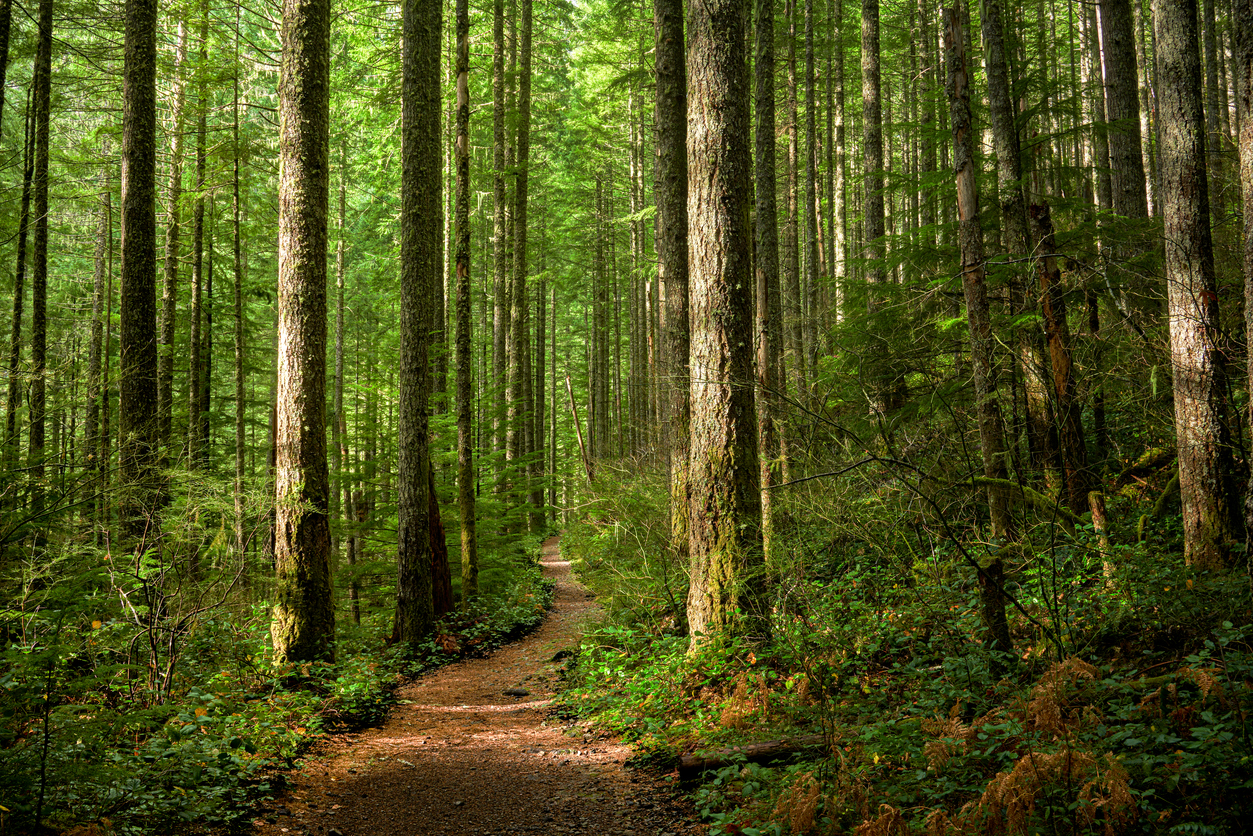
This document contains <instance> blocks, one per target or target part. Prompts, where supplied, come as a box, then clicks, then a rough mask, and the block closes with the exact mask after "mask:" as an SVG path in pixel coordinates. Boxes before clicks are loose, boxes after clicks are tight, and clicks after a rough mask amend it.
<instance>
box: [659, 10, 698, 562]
mask: <svg viewBox="0 0 1253 836" xmlns="http://www.w3.org/2000/svg"><path fill="white" fill-rule="evenodd" d="M683 5H684V4H683V0H655V2H654V3H653V32H654V35H655V37H656V51H655V53H654V57H655V70H656V79H657V91H656V98H655V104H654V114H655V115H654V118H655V120H656V125H657V140H656V142H657V153H656V156H655V158H654V159H655V160H656V167H655V169H654V172H653V194H654V199H655V201H656V204H657V236H656V247H657V277H658V281H659V282H660V283H661V284H663V285H664V286H665V306H666V307H665V312H664V333H663V336H662V343H663V348H662V352H663V356H664V358H665V364H666V365H665V369H664V371H661V372H660V374H661V376H662V377H663V379H664V380H665V385H664V386H663V387H662V399H663V401H664V404H665V416H666V440H667V441H668V444H669V447H668V450H667V453H668V455H669V467H668V469H667V472H668V476H669V482H670V544H671V546H672V548H674V550H675V553H676V555H677V556H678V558H679V559H680V560H683V559H684V558H685V556H686V555H687V549H688V541H689V533H688V523H687V512H688V497H687V465H688V427H689V423H690V421H691V402H690V399H689V397H690V391H691V386H690V382H689V372H688V368H689V366H688V361H689V357H688V352H689V350H690V346H691V337H690V332H689V327H688V326H689V318H688V216H687V207H688V179H687V176H688V175H687V169H688V157H687V66H686V63H685V54H686V53H685V50H684V39H683Z"/></svg>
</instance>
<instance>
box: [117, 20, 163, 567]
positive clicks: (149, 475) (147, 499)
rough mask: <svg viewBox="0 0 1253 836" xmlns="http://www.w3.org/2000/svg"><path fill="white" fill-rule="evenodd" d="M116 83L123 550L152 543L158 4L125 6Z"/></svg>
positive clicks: (155, 475)
mask: <svg viewBox="0 0 1253 836" xmlns="http://www.w3.org/2000/svg"><path fill="white" fill-rule="evenodd" d="M125 25H126V35H125V47H124V50H125V62H124V69H123V79H122V301H121V330H120V333H119V341H118V342H119V350H120V352H121V368H120V370H119V373H120V378H119V388H120V400H119V404H118V422H119V424H120V426H119V428H118V431H119V434H120V439H121V441H120V444H119V454H120V463H119V470H120V475H121V480H122V494H121V496H120V497H119V503H118V504H119V513H120V516H121V525H122V534H123V537H124V538H125V543H126V547H127V548H131V547H135V548H138V549H140V550H142V549H144V548H145V546H146V545H147V544H150V543H151V541H152V540H153V539H154V538H155V537H156V534H157V532H156V528H155V522H156V501H157V497H158V494H159V490H160V484H159V473H158V435H157V429H158V427H157V421H156V414H155V413H154V412H153V409H152V405H153V404H154V403H156V402H157V316H156V243H157V241H156V238H157V236H156V226H157V224H156V157H157V154H156V151H157V3H156V0H126V24H125Z"/></svg>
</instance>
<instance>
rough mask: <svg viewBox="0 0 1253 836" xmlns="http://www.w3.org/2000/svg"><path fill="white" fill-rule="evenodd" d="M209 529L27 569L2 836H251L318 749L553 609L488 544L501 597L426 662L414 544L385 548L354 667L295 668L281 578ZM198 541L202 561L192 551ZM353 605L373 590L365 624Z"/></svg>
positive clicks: (436, 641) (11, 635)
mask: <svg viewBox="0 0 1253 836" xmlns="http://www.w3.org/2000/svg"><path fill="white" fill-rule="evenodd" d="M219 495H225V496H228V497H229V491H222V492H220V494H219ZM379 510H380V512H381V513H383V514H384V515H385V514H386V513H387V512H388V511H387V509H386V508H384V507H382V506H380V508H379ZM197 511H198V513H188V514H186V515H184V519H185V521H186V524H185V525H174V524H171V525H169V526H168V527H167V531H168V532H169V535H168V536H167V538H166V540H165V541H164V543H163V544H162V549H161V550H160V551H159V552H158V551H150V552H148V553H146V554H144V555H143V556H142V557H140V558H137V559H132V558H130V557H128V556H123V555H120V554H118V553H117V552H111V551H110V550H109V549H107V548H104V547H95V546H89V545H85V544H83V543H82V542H81V541H78V540H74V539H70V538H67V539H64V540H62V545H61V546H60V554H58V555H55V556H50V555H48V554H47V553H46V552H41V553H40V557H39V559H37V560H36V559H22V560H18V559H16V558H17V555H16V551H15V550H11V551H10V552H9V554H10V556H12V557H14V558H15V559H14V562H13V564H11V565H13V566H14V567H15V569H14V573H13V576H12V577H11V578H10V580H11V581H12V582H13V583H14V584H15V585H16V591H15V593H14V594H13V595H12V597H11V598H10V599H9V600H8V602H7V605H6V607H5V608H4V609H3V610H0V638H2V639H3V641H2V642H0V833H3V832H15V833H42V832H48V833H61V832H75V833H84V832H91V833H102V834H119V836H120V834H139V833H177V834H187V833H198V832H208V831H209V830H211V829H214V828H220V827H223V826H233V825H238V824H243V823H245V822H246V821H247V820H249V819H251V817H252V812H251V803H252V802H254V801H257V800H260V799H263V798H266V797H268V796H270V795H271V794H272V793H275V792H276V791H277V790H278V789H279V788H280V787H281V785H282V781H283V776H282V770H283V769H285V768H288V767H290V766H292V765H293V764H295V763H296V760H297V759H298V758H299V757H300V755H301V754H302V753H303V752H305V751H306V750H307V749H308V747H309V746H310V745H311V744H312V743H313V742H314V741H315V740H317V739H318V738H319V737H322V736H324V735H326V734H329V733H332V732H335V731H340V730H346V729H352V728H358V727H362V726H366V725H371V724H375V723H378V722H381V721H382V720H383V719H384V717H385V716H386V714H387V711H388V708H389V707H390V705H391V704H392V703H393V701H394V698H393V696H392V693H393V691H394V689H395V687H396V686H397V685H398V684H399V683H400V682H401V681H403V680H404V679H405V678H407V677H412V676H415V675H417V674H419V673H421V672H423V671H425V670H428V669H430V668H432V667H434V666H438V665H441V664H445V663H447V662H449V661H452V660H455V659H458V658H462V657H464V656H469V655H476V654H482V653H484V652H486V651H488V650H490V649H492V648H494V647H496V646H498V645H499V644H501V643H502V642H504V641H508V640H511V639H513V638H516V637H517V636H518V635H520V634H522V633H524V632H527V631H529V630H530V629H532V628H534V627H535V626H536V625H538V624H539V623H540V622H541V621H542V619H543V617H544V614H545V612H546V611H547V609H548V607H549V605H550V604H551V601H552V585H551V583H550V582H548V581H545V580H544V579H543V578H541V576H540V573H539V568H538V566H536V565H535V562H534V560H533V559H531V557H532V556H533V555H534V554H535V553H537V552H538V544H537V543H536V542H534V541H533V538H523V539H521V540H519V539H517V538H514V539H513V540H512V541H510V543H509V545H508V548H506V546H505V544H504V541H503V540H502V541H500V542H497V541H496V540H495V539H489V541H488V542H489V543H490V544H491V546H492V547H491V549H490V550H485V551H484V552H483V553H482V558H483V564H482V565H483V572H482V574H481V579H482V582H481V589H482V592H483V594H482V596H481V597H480V598H479V599H477V600H475V601H473V602H472V603H471V604H470V605H469V606H468V607H466V608H463V609H461V610H458V611H456V612H454V613H451V614H449V615H447V616H445V617H444V618H443V619H442V620H441V621H440V622H439V625H438V629H437V631H436V632H435V634H434V635H432V636H431V637H430V638H429V639H428V640H426V641H424V642H422V643H421V644H419V645H418V646H416V647H399V646H396V645H391V644H389V643H388V639H389V636H390V633H391V627H392V625H391V619H392V614H393V607H392V605H391V602H392V601H393V600H394V583H395V570H394V552H395V544H394V538H393V541H392V542H390V543H389V542H387V540H386V537H385V536H382V535H380V534H379V532H378V531H376V532H375V534H374V535H373V536H374V537H376V538H378V539H370V540H369V542H367V544H366V545H365V547H364V549H363V552H362V556H363V559H362V561H360V562H359V563H358V564H357V565H356V566H355V567H345V570H344V571H343V572H341V573H340V575H339V576H338V577H337V578H336V580H337V584H338V585H339V587H340V592H339V593H338V594H337V596H336V597H337V600H338V601H339V602H340V607H339V612H338V613H337V622H338V630H337V645H336V660H335V662H334V663H333V664H331V663H321V662H316V663H307V664H300V665H285V666H277V665H275V664H274V661H273V659H272V658H271V657H272V644H271V640H270V620H271V619H270V612H269V609H270V606H269V604H268V603H267V602H268V600H269V598H268V596H269V594H270V593H271V590H270V589H269V587H270V586H271V585H272V580H271V577H272V575H271V572H270V571H267V569H268V567H269V562H268V560H269V559H268V558H267V557H266V555H265V554H264V552H258V551H250V552H248V553H247V554H246V555H245V556H244V557H243V558H240V557H239V556H238V555H237V554H235V553H234V551H233V550H231V549H230V548H228V547H227V546H225V545H223V543H222V542H221V540H222V539H223V538H222V536H221V532H220V530H219V528H220V523H222V521H223V514H225V515H226V516H225V519H229V518H230V517H229V511H227V510H225V509H221V508H216V509H215V508H213V507H212V506H201V507H199V508H198V509H197ZM391 513H392V515H393V520H394V509H392V510H391ZM167 520H168V521H169V522H170V523H173V522H174V520H175V515H174V514H173V513H171V514H170V515H169V517H168V518H167ZM193 520H194V521H195V523H194V524H193V522H192V521H193ZM227 525H229V523H227ZM387 530H392V531H394V522H393V524H392V526H391V527H390V528H389V527H387V526H384V527H383V528H382V531H384V532H385V531H387ZM215 532H216V534H217V539H215ZM193 540H195V541H197V542H200V543H201V547H200V548H199V549H198V550H197V549H188V548H187V547H186V546H187V544H188V543H189V542H192V541H193ZM42 547H43V548H47V547H48V546H47V544H42ZM189 554H197V555H198V557H197V558H196V559H195V560H189V559H188V558H187V555H189ZM350 586H354V587H360V596H359V599H358V602H357V609H358V612H359V614H360V621H359V623H358V622H356V621H355V620H354V618H353V616H352V611H351V610H352V602H351V600H350V599H349V595H348V589H349V587H350ZM75 827H78V828H84V827H86V828H88V829H87V830H81V829H79V830H74V829H73V828H75Z"/></svg>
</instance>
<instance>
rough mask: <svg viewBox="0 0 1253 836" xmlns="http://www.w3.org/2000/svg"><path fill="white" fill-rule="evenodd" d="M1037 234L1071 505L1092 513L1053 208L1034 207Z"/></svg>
mask: <svg viewBox="0 0 1253 836" xmlns="http://www.w3.org/2000/svg"><path fill="white" fill-rule="evenodd" d="M1031 232H1032V238H1034V239H1035V240H1036V241H1038V242H1039V254H1038V255H1037V256H1036V259H1035V263H1036V275H1037V276H1038V277H1039V282H1040V303H1041V312H1042V313H1043V315H1044V335H1045V338H1046V339H1047V341H1048V348H1049V365H1050V367H1051V368H1052V370H1053V397H1054V398H1055V402H1056V404H1057V406H1056V414H1057V424H1058V436H1059V441H1060V446H1061V455H1062V471H1063V476H1064V478H1065V495H1066V505H1067V506H1068V507H1069V508H1070V510H1071V511H1074V512H1075V513H1076V514H1081V513H1083V512H1084V511H1085V510H1087V508H1088V493H1089V491H1091V490H1092V479H1091V475H1090V474H1089V473H1088V453H1087V446H1086V444H1085V442H1084V437H1083V422H1082V419H1081V415H1082V412H1083V404H1082V403H1081V402H1080V401H1079V397H1078V393H1077V392H1076V389H1077V384H1076V383H1075V378H1074V371H1073V367H1074V362H1073V359H1072V354H1073V352H1072V351H1071V346H1070V325H1069V324H1068V322H1067V318H1066V297H1065V294H1064V290H1063V288H1062V286H1061V280H1062V273H1061V269H1060V268H1059V267H1058V266H1057V257H1056V256H1055V255H1054V253H1055V252H1056V251H1057V241H1056V239H1055V237H1054V234H1053V221H1052V217H1051V213H1050V212H1049V207H1048V204H1038V205H1035V206H1032V207H1031Z"/></svg>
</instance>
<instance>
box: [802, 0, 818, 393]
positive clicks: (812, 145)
mask: <svg viewBox="0 0 1253 836" xmlns="http://www.w3.org/2000/svg"><path fill="white" fill-rule="evenodd" d="M817 87H818V81H817V78H816V76H815V63H814V0H805V282H804V286H803V287H802V298H801V299H800V300H799V301H800V302H801V350H802V351H803V352H804V354H805V358H804V360H805V362H804V367H805V368H806V369H807V370H812V369H813V362H812V361H813V360H814V359H815V358H816V357H817V339H818V327H817V319H816V317H817V311H816V310H815V308H816V307H817V306H816V305H815V304H814V302H815V300H816V298H817V288H818V230H819V228H820V227H821V224H820V223H819V222H818V158H819V145H818V105H817ZM806 383H807V384H808V383H809V380H808V376H807V378H806ZM797 399H798V400H799V401H800V402H801V403H802V404H805V405H806V407H809V406H811V400H812V393H811V392H810V391H809V390H808V389H806V390H805V391H804V392H797Z"/></svg>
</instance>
